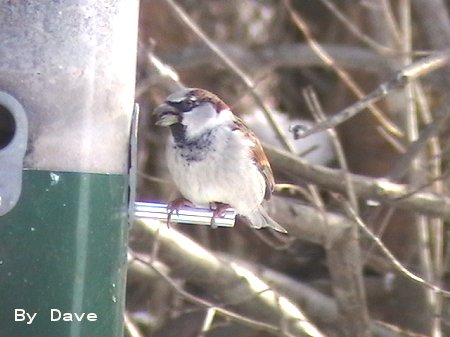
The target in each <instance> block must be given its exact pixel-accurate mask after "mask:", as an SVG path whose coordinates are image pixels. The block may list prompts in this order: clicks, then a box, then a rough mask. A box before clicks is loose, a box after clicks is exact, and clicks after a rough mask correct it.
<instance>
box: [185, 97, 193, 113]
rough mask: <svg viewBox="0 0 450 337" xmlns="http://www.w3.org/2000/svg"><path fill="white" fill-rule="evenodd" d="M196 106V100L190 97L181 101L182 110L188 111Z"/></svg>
mask: <svg viewBox="0 0 450 337" xmlns="http://www.w3.org/2000/svg"><path fill="white" fill-rule="evenodd" d="M195 106H196V101H195V100H194V99H192V98H188V99H186V100H185V101H183V111H189V110H191V109H192V108H194V107H195Z"/></svg>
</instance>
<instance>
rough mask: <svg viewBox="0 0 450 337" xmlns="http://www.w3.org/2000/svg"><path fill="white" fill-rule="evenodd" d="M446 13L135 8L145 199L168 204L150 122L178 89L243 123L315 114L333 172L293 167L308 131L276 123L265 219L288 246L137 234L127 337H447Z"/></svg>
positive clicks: (358, 7)
mask: <svg viewBox="0 0 450 337" xmlns="http://www.w3.org/2000/svg"><path fill="white" fill-rule="evenodd" d="M449 10H450V8H449V5H448V4H447V3H446V1H445V0H391V1H390V0H370V1H368V0H360V1H355V0H353V1H350V0H346V1H336V0H318V1H311V0H292V1H289V0H286V1H281V0H243V1H241V0H228V1H225V0H214V1H206V0H177V1H175V0H142V1H141V16H140V19H141V20H140V44H139V52H138V78H137V90H136V93H137V101H138V102H139V104H140V106H141V111H142V112H141V123H140V125H141V128H140V130H139V132H140V138H139V170H140V174H139V177H138V198H139V199H145V200H165V201H167V200H168V199H169V198H171V197H172V196H173V195H172V194H171V193H172V192H173V190H174V187H173V185H172V184H171V182H170V179H169V177H168V174H167V169H166V167H165V162H164V155H163V154H164V150H163V149H164V143H165V137H166V136H167V130H160V129H159V128H157V127H155V126H154V125H152V120H151V111H152V109H153V108H154V107H155V106H156V105H157V104H159V103H160V102H161V101H162V100H163V98H164V97H165V96H166V95H167V94H168V93H169V92H171V91H173V90H174V89H176V88H178V87H179V86H181V85H185V86H189V87H202V88H205V89H208V90H210V91H212V92H214V93H216V94H218V95H219V96H220V97H222V98H223V99H224V100H225V101H226V102H227V103H229V105H231V106H232V107H233V109H234V111H235V112H236V113H237V114H240V115H244V114H247V115H249V114H252V113H254V112H255V110H256V109H259V110H262V111H264V114H265V116H266V118H269V120H270V118H271V116H272V114H273V111H274V110H277V111H283V114H285V115H287V116H289V118H292V119H299V118H302V119H309V120H311V121H313V122H314V127H313V129H310V130H307V131H306V132H316V131H317V130H324V129H327V131H326V132H327V133H328V134H329V137H330V139H331V142H330V143H331V147H332V148H333V149H334V152H335V159H334V160H333V161H332V162H329V163H327V164H326V165H325V164H320V165H319V164H312V163H310V162H308V161H306V160H304V159H302V157H300V156H298V155H297V154H296V153H293V152H292V150H293V149H292V148H293V145H292V144H295V142H300V141H302V139H298V140H294V137H296V138H299V137H300V138H301V136H302V132H303V133H305V130H304V128H301V127H300V128H295V127H294V128H293V132H291V133H286V132H284V133H283V132H278V131H279V130H278V131H276V129H277V127H278V125H277V123H269V124H268V125H269V126H267V129H268V131H269V129H274V130H275V132H274V134H275V135H278V137H279V138H281V139H280V142H279V144H280V145H279V146H278V147H276V146H267V149H266V151H267V154H268V156H269V159H270V160H271V162H272V166H273V168H274V172H275V178H276V180H277V182H278V183H282V184H283V185H280V188H279V189H278V191H277V193H276V196H275V198H274V200H273V202H272V204H271V205H270V206H271V207H270V209H271V213H272V214H273V217H274V218H275V219H276V220H277V221H278V222H279V223H280V224H282V225H283V226H284V227H285V228H287V229H288V231H289V235H287V236H286V235H281V234H278V233H274V232H271V231H270V230H261V231H257V230H252V229H250V228H248V227H247V226H246V225H245V224H241V223H238V224H236V226H235V227H234V228H219V229H211V228H209V227H207V226H189V225H172V226H171V227H170V228H169V229H168V228H167V227H166V226H165V224H163V225H162V226H159V224H158V223H156V222H155V221H148V222H143V221H137V222H136V224H135V226H134V228H133V229H132V232H131V237H130V240H131V242H130V246H131V248H130V249H131V250H130V256H129V261H130V267H129V268H130V271H129V277H128V294H127V314H126V317H125V318H126V328H127V334H128V335H129V336H132V337H138V336H164V337H170V336H177V337H181V336H183V337H185V336H241V337H245V336H349V337H357V336H358V337H361V336H418V335H420V336H421V335H426V336H434V337H439V336H449V335H450V301H449V299H448V298H449V292H447V291H445V290H444V289H450V282H449V281H450V271H449V260H450V245H449V227H448V223H449V220H450V196H449V188H448V187H449V184H448V182H449V179H448V172H449V145H450V143H449V141H450V138H449V136H448V135H449V127H448V125H450V124H449V121H448V120H449V117H450V111H449V109H450V108H449V107H450V104H449V103H450V96H449V88H450V67H449V59H450V50H449V49H448V46H449V45H450V20H449V13H448V12H449ZM294 124H295V123H294ZM275 137H276V136H275ZM319 147H320V146H319ZM313 150H315V149H313Z"/></svg>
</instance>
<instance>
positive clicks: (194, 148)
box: [170, 123, 214, 162]
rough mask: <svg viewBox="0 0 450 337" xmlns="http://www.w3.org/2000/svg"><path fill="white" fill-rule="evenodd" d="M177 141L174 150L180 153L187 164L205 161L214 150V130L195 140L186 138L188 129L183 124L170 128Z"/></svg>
mask: <svg viewBox="0 0 450 337" xmlns="http://www.w3.org/2000/svg"><path fill="white" fill-rule="evenodd" d="M170 128H171V130H172V135H173V138H174V140H175V145H174V148H175V149H178V150H179V151H180V154H181V157H182V158H183V159H184V160H186V161H187V162H195V161H202V160H204V159H205V158H206V157H207V155H208V153H209V152H210V151H214V149H213V144H212V143H213V140H214V129H212V130H210V131H208V132H205V133H204V134H202V135H201V136H199V137H197V138H194V139H187V138H186V127H185V126H184V125H182V124H179V123H177V124H173V125H171V126H170Z"/></svg>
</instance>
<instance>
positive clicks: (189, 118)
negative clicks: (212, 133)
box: [183, 103, 220, 138]
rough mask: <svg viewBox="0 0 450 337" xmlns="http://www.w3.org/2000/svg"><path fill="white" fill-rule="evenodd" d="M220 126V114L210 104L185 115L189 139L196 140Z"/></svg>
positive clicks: (205, 104)
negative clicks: (195, 138)
mask: <svg viewBox="0 0 450 337" xmlns="http://www.w3.org/2000/svg"><path fill="white" fill-rule="evenodd" d="M218 124H220V120H219V118H218V114H217V112H216V110H215V109H214V107H213V106H212V105H211V104H210V103H204V104H202V105H200V106H198V107H196V108H194V109H192V110H191V111H188V112H185V113H183V125H185V126H186V135H187V137H188V138H194V137H196V136H198V135H201V134H203V133H204V132H205V131H208V130H210V129H212V128H214V127H215V126H217V125H218Z"/></svg>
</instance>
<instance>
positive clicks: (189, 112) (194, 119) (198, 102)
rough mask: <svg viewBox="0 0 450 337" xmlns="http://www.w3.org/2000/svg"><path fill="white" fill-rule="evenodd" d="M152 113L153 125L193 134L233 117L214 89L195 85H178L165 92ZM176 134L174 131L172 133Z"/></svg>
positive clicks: (189, 134) (189, 136)
mask: <svg viewBox="0 0 450 337" xmlns="http://www.w3.org/2000/svg"><path fill="white" fill-rule="evenodd" d="M153 115H154V116H155V118H156V125H160V126H167V127H171V129H172V133H174V132H183V134H184V136H185V137H186V138H195V137H197V136H199V135H201V134H203V133H204V132H207V131H209V130H210V129H212V128H214V127H215V126H217V125H220V124H223V123H227V122H228V121H231V119H232V113H231V111H230V108H229V107H228V106H227V105H226V104H225V103H224V102H223V101H222V100H221V99H220V98H219V97H217V96H216V95H214V94H213V93H211V92H209V91H207V90H204V89H197V88H186V89H181V90H178V91H176V92H174V93H173V94H171V95H169V96H167V98H166V100H165V102H164V103H163V104H161V105H160V106H158V107H157V108H156V109H155V110H154V112H153ZM174 136H175V134H174Z"/></svg>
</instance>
